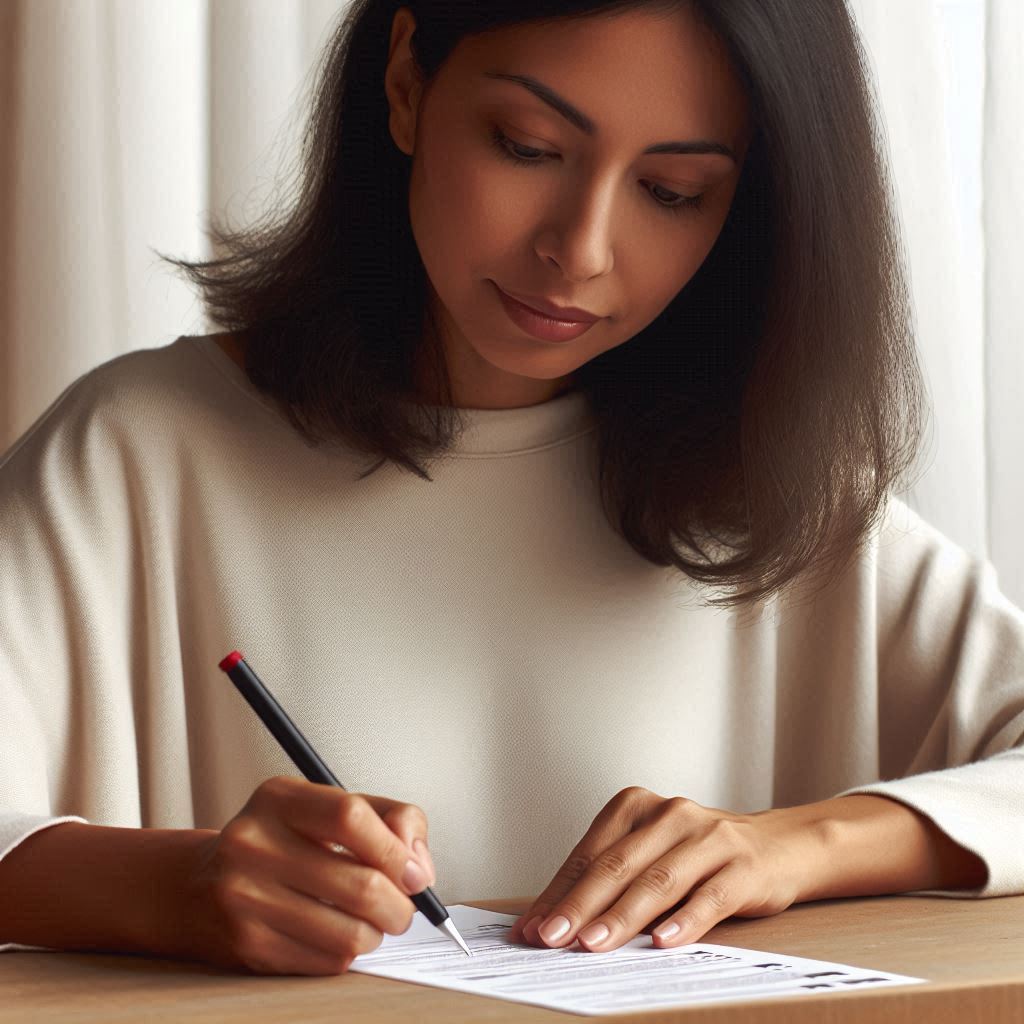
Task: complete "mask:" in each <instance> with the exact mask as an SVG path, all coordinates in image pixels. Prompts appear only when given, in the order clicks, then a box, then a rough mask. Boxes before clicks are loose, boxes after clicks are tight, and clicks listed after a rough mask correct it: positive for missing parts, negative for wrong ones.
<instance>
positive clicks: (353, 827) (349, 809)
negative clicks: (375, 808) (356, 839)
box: [335, 793, 370, 837]
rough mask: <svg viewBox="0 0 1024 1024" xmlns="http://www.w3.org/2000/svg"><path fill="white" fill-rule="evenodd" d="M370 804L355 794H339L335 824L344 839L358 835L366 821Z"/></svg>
mask: <svg viewBox="0 0 1024 1024" xmlns="http://www.w3.org/2000/svg"><path fill="white" fill-rule="evenodd" d="M369 806H370V805H369V804H368V803H367V802H366V799H365V798H364V797H361V796H358V795H357V794H355V793H339V795H338V810H337V812H336V816H335V822H336V824H337V827H338V834H339V835H341V836H342V837H347V836H350V835H357V834H358V833H359V831H360V830H361V828H362V826H363V823H364V822H365V821H366V812H367V810H368V809H369Z"/></svg>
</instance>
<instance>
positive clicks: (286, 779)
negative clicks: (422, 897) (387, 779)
mask: <svg viewBox="0 0 1024 1024" xmlns="http://www.w3.org/2000/svg"><path fill="white" fill-rule="evenodd" d="M252 799H253V802H259V801H266V802H268V803H271V804H273V806H274V810H275V812H276V813H277V815H278V817H279V818H280V820H282V821H283V822H285V824H287V825H288V826H289V827H290V828H291V829H293V830H294V831H295V832H296V833H297V834H299V835H301V836H304V837H305V838H306V839H313V840H316V841H318V842H320V843H337V844H340V845H341V846H344V847H345V848H346V849H348V850H351V851H352V853H353V854H354V855H355V857H356V858H357V859H358V860H360V861H362V862H363V863H364V864H368V865H370V866H371V867H373V868H376V869H378V870H379V871H382V872H383V873H384V874H386V875H387V876H388V878H390V879H391V881H392V882H394V883H395V885H396V886H398V887H399V888H401V889H402V891H403V892H406V893H408V894H410V895H413V894H415V893H418V892H422V891H423V890H424V889H426V888H427V886H428V884H429V875H428V873H427V872H425V871H424V870H423V868H422V867H421V866H420V864H419V862H418V860H417V859H416V857H415V855H414V851H413V849H412V847H411V846H410V845H408V844H407V843H405V842H403V841H402V839H400V838H399V837H398V836H397V835H396V834H395V833H394V832H393V831H392V830H391V829H390V828H389V827H388V825H387V824H385V822H384V820H383V819H382V818H381V816H380V814H379V813H378V812H377V810H376V809H375V805H376V807H381V808H382V809H384V810H385V813H387V814H390V815H393V816H394V815H395V810H396V806H397V801H390V800H387V799H386V798H383V797H373V798H372V802H371V799H370V798H367V797H365V796H363V795H362V794H360V793H348V792H346V791H345V790H341V789H338V788H337V787H336V786H322V785H318V784H316V783H311V782H308V781H306V780H305V779H298V778H292V777H290V776H284V775H282V776H277V777H275V778H273V779H269V780H267V781H266V782H264V783H263V784H262V785H261V786H260V787H259V789H258V790H257V791H256V793H255V794H254V795H253V798H252ZM405 807H406V808H409V807H411V805H405ZM418 810H419V809H418V808H417V809H415V810H405V811H404V812H402V814H401V815H397V817H398V818H399V819H400V822H401V825H402V827H403V828H405V830H406V834H407V835H409V836H410V837H412V836H413V835H414V834H415V832H416V830H419V831H420V832H422V833H423V835H422V838H425V831H426V826H425V820H424V821H423V822H418V821H417V814H416V812H417V811H418ZM419 815H422V811H419Z"/></svg>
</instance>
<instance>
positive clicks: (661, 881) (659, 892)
mask: <svg viewBox="0 0 1024 1024" xmlns="http://www.w3.org/2000/svg"><path fill="white" fill-rule="evenodd" d="M637 882H638V883H639V884H640V885H643V886H645V887H646V888H647V889H649V890H650V891H651V892H652V893H654V895H655V896H670V895H672V894H673V893H674V892H675V891H676V889H677V888H678V886H679V878H678V876H677V875H676V873H675V871H673V870H672V868H670V867H669V866H668V865H667V864H652V865H651V866H650V867H649V868H648V869H647V870H646V871H644V872H643V874H641V875H640V877H639V878H637Z"/></svg>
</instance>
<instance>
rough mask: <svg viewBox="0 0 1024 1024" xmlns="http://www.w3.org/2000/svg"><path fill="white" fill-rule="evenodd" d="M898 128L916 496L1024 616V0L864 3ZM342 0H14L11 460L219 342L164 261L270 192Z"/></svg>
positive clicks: (1, 329)
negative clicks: (920, 402) (32, 431)
mask: <svg viewBox="0 0 1024 1024" xmlns="http://www.w3.org/2000/svg"><path fill="white" fill-rule="evenodd" d="M850 2H851V6H852V9H853V11H854V14H855V16H856V19H857V22H858V24H859V26H860V28H861V31H862V33H863V37H864V41H865V45H866V49H867V52H868V56H869V59H870V62H871V64H872V68H873V71H874V78H875V82H876V87H877V89H878V94H879V99H880V102H881V107H882V110H883V115H884V118H885V124H886V129H887V133H888V146H889V157H890V160H891V165H892V169H893V173H894V179H895V181H896V185H897V189H898V193H899V210H900V218H901V223H902V225H903V230H904V239H905V242H906V246H907V253H908V260H909V264H910V268H911V276H912V285H913V295H914V303H915V312H916V319H917V327H918V341H919V345H920V348H921V354H922V361H923V364H924V368H925V373H926V377H927V382H928V387H929V398H930V405H931V417H930V425H931V430H930V433H929V435H928V437H927V443H926V447H925V451H924V452H923V455H922V460H921V462H920V464H919V465H920V466H921V468H922V470H923V472H922V475H921V478H920V480H919V482H918V484H917V485H916V486H915V487H914V488H913V489H912V490H911V491H909V492H907V493H904V494H903V495H902V496H903V497H904V498H905V499H906V500H907V501H908V502H909V503H910V504H911V505H912V506H913V507H914V508H915V509H917V511H918V512H920V513H921V515H923V516H924V517H925V518H926V519H927V520H928V521H929V522H931V523H932V524H934V525H935V526H936V527H937V528H938V529H940V530H942V531H943V532H944V533H945V534H946V535H947V536H949V537H951V538H952V539H953V540H955V541H956V542H957V543H959V544H960V545H962V546H963V547H964V548H966V549H967V550H969V551H971V552H972V553H974V554H976V555H979V556H983V557H987V558H989V559H990V560H991V561H992V562H993V564H994V565H995V567H996V569H997V571H998V573H999V578H1000V582H1001V585H1002V587H1003V589H1004V591H1005V592H1006V593H1007V594H1008V595H1009V596H1010V598H1011V599H1012V600H1013V601H1014V602H1015V603H1017V604H1018V605H1021V606H1024V531H1021V530H1020V529H1018V527H1017V515H1019V514H1020V513H1021V512H1024V477H1022V475H1021V472H1020V470H1021V467H1022V465H1024V458H1022V456H1024V425H1022V423H1021V420H1020V418H1019V417H1018V416H1017V415H1016V412H1017V409H1016V405H1017V404H1018V403H1019V402H1020V401H1021V399H1022V397H1024V396H1022V395H1021V394H1020V385H1021V383H1022V382H1024V346H1022V345H1021V342H1022V341H1024V334H1022V332H1021V330H1020V329H1019V328H1018V326H1017V324H1018V316H1017V315H1016V313H1015V309H1014V306H1013V303H1014V301H1015V299H1016V293H1015V288H1014V285H1015V284H1016V281H1017V279H1019V278H1020V277H1021V274H1022V272H1024V257H1022V256H1021V254H1020V251H1019V250H1017V249H1016V248H1015V247H1014V246H1013V242H1015V241H1017V240H1019V239H1021V238H1024V194H1022V193H1024V178H1022V177H1021V175H1020V173H1019V167H1020V165H1021V163H1022V159H1024V141H1022V136H1021V133H1020V131H1019V124H1020V122H1021V106H1022V101H1024V73H1022V71H1021V61H1022V59H1024V3H1021V0H899V2H898V3H893V2H892V0H850ZM343 7H344V4H343V3H341V2H339V0H290V2H288V3H285V2H283V0H174V2H173V3H165V2H157V0H148V2H143V0H0V138H3V139H4V140H5V144H4V145H2V147H0V451H3V450H6V448H7V447H8V446H9V445H10V444H11V443H12V442H13V441H14V440H15V439H16V438H17V437H18V436H20V434H21V433H22V432H24V430H25V429H27V427H28V426H29V425H30V424H31V423H32V422H33V420H34V419H35V418H36V417H37V416H38V415H39V414H40V413H41V412H42V411H43V410H44V409H45V408H46V407H47V406H48V405H49V404H50V402H52V401H53V399H54V398H55V397H56V396H57V395H58V394H59V393H60V391H61V390H62V389H63V388H64V387H66V386H67V385H68V384H69V383H70V382H71V381H72V380H74V378H75V377H77V376H78V375H80V374H81V373H84V372H85V371H87V370H88V369H90V368H92V367H93V366H95V365H97V364H98V363H100V362H104V361H106V360H108V359H110V358H112V357H114V356H117V355H119V354H121V353H124V352H128V351H130V350H132V349H135V348H149V347H152V346H155V345H163V344H166V343H168V342H170V341H172V340H173V339H174V338H175V337H177V336H178V335H179V334H183V333H204V332H206V331H207V330H210V329H212V327H211V325H209V324H208V323H207V322H206V320H205V318H204V316H203V313H202V310H201V309H200V307H199V302H198V299H197V297H196V296H195V294H194V293H193V292H192V290H191V289H190V288H189V287H188V286H187V285H186V284H185V283H184V282H183V281H181V280H180V279H179V278H177V277H175V276H172V274H171V273H170V268H168V267H166V266H165V265H163V264H160V263H159V262H158V261H157V258H156V256H155V255H154V253H153V251H152V250H153V249H158V250H160V251H161V252H165V253H169V254H171V255H176V256H180V255H186V256H188V257H190V258H195V257H199V256H201V257H208V256H209V255H210V253H209V249H208V244H207V242H206V240H205V239H204V237H203V236H202V230H203V225H204V223H205V221H206V218H207V217H208V215H210V214H211V213H225V212H226V213H227V214H228V216H229V217H230V218H231V220H232V221H233V222H235V223H239V222H244V221H246V220H248V219H250V218H251V217H252V216H254V215H255V212H256V211H257V210H258V209H260V208H261V206H262V205H263V204H264V203H266V202H269V201H270V200H271V198H272V191H271V186H272V184H273V178H274V176H275V175H276V174H279V173H284V172H285V170H286V168H287V167H288V166H289V165H290V163H291V161H292V159H293V157H294V155H295V151H296V147H297V145H298V141H299V138H300V133H301V129H302V121H303V116H304V113H305V109H306V108H305V106H304V104H305V101H306V99H307V98H308V88H309V86H310V85H311V74H312V70H313V63H314V60H315V58H316V56H317V55H318V53H319V51H320V48H321V46H322V45H323V43H324V42H325V41H326V38H327V35H328V33H329V31H330V29H331V28H332V26H333V25H334V24H335V22H336V20H337V19H338V18H339V17H340V15H341V13H342V9H343Z"/></svg>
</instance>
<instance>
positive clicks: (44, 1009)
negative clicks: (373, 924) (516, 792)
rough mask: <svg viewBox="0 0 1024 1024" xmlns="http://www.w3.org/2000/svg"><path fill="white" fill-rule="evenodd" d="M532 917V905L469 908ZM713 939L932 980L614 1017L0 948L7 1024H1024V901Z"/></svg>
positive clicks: (932, 905) (836, 911) (840, 909)
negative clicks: (578, 1023) (576, 1023)
mask: <svg viewBox="0 0 1024 1024" xmlns="http://www.w3.org/2000/svg"><path fill="white" fill-rule="evenodd" d="M464 902H467V903H472V904H473V905H475V906H480V907H487V908H489V909H492V910H497V911H501V912H503V913H521V912H522V911H523V910H525V909H526V907H527V906H528V903H527V902H526V901H523V900H465V901H464ZM705 938H706V940H707V941H708V942H717V943H722V944H724V945H734V946H743V947H747V948H750V949H763V950H767V951H770V952H775V953H789V954H791V955H793V956H808V957H815V958H818V959H823V960H835V961H838V962H840V963H846V964H852V965H855V966H859V967H867V968H875V969H878V970H883V971H891V972H895V973H897V974H907V975H912V976H914V977H919V978H926V979H928V984H925V985H911V986H906V987H903V988H899V989H889V990H876V991H874V992H857V993H853V992H851V993H849V994H843V995H839V996H835V995H820V996H806V997H803V998H801V999H795V1000H794V999H770V1000H760V1001H756V1002H748V1003H744V1004H733V1005H732V1006H726V1005H718V1006H713V1007H706V1008H692V1009H687V1010H669V1011H660V1010H659V1011H650V1012H647V1013H642V1014H625V1015H616V1016H611V1017H601V1018H582V1017H575V1015H573V1014H566V1013H561V1012H558V1011H554V1010H546V1009H542V1008H540V1007H536V1006H525V1005H522V1004H518V1003H509V1002H504V1001H501V1000H496V999H485V998H482V997H480V996H472V995H467V994H465V993H461V992H448V991H445V990H444V989H438V988H430V987H427V986H422V985H411V984H408V983H405V982H398V981H391V980H388V979H385V978H373V977H370V976H368V975H361V974H353V973H349V974H345V975H341V976H338V977H335V978H276V977H275V978H271V977H253V976H245V975H238V974H230V973H227V972H224V971H219V970H215V969H213V968H208V967H205V966H203V965H201V964H190V963H182V962H173V961H162V960H150V959H147V958H144V957H123V956H107V955H99V954H78V953H20V952H11V953H3V954H0V1022H2V1024H8V1022H10V1024H15V1022H17V1024H24V1022H26V1021H31V1022H32V1024H43V1022H49V1021H61V1022H63V1024H77V1022H83V1021H90V1022H92V1021H103V1022H106V1024H120V1022H129V1021H130V1022H132V1024H135V1022H138V1021H142V1020H145V1021H147V1022H148V1021H186V1020H187V1021H189V1022H190V1024H192V1022H195V1024H199V1022H204V1024H205V1022H209V1024H214V1022H216V1024H263V1022H268V1021H280V1022H284V1021H288V1022H293V1021H302V1022H309V1024H319V1022H324V1024H327V1022H330V1024H337V1022H338V1021H340V1020H343V1021H345V1024H392V1022H398V1021H416V1022H418V1024H419V1022H423V1021H444V1022H446V1024H448V1022H451V1024H462V1022H468V1021H486V1022H493V1024H520V1022H522V1024H532V1022H541V1021H544V1022H554V1021H566V1020H571V1019H579V1020H583V1019H600V1020H608V1021H633V1020H635V1021H642V1022H644V1024H660V1022H663V1021H682V1022H684V1024H730V1022H740V1021H742V1022H743V1024H812V1022H813V1024H922V1022H927V1024H946V1022H948V1024H970V1022H975V1021H976V1022H979V1024H1004V1022H1005V1024H1010V1022H1013V1024H1019V1022H1021V1021H1024V896H1013V897H1007V898H1003V899H990V900H968V899H942V898H937V897H923V896H879V897H872V898H867V899H850V900H822V901H819V902H817V903H806V904H801V905H799V906H795V907H791V908H790V909H789V910H787V911H786V912H785V913H783V914H779V915H777V916H776V917H773V918H760V919H752V920H742V919H734V920H730V921H727V922H725V923H723V924H721V925H719V926H718V927H717V928H715V929H714V930H713V931H711V932H709V933H708V935H707V936H705Z"/></svg>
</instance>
